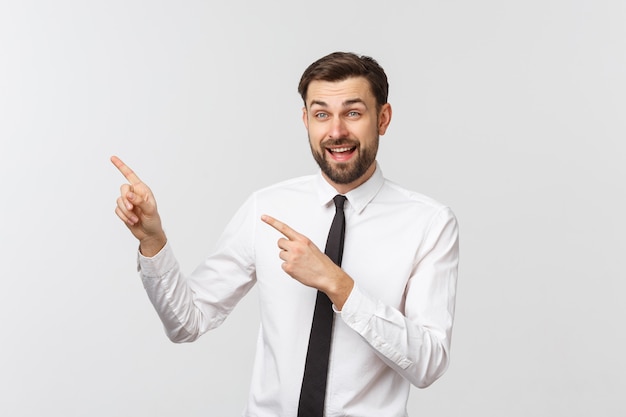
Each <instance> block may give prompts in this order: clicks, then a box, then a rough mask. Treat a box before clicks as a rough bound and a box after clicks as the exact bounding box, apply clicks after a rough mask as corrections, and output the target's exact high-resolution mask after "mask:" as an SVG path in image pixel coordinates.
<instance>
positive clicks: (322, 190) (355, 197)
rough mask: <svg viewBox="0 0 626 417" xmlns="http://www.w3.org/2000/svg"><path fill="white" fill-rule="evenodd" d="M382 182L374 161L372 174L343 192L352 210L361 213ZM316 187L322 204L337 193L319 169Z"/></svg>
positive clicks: (382, 179)
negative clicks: (351, 188) (354, 186)
mask: <svg viewBox="0 0 626 417" xmlns="http://www.w3.org/2000/svg"><path fill="white" fill-rule="evenodd" d="M384 182H385V179H384V178H383V173H382V171H381V169H380V165H378V162H376V170H375V171H374V174H372V176H371V177H370V178H369V179H368V180H367V181H365V182H364V183H363V184H361V185H359V186H358V187H357V188H355V189H354V190H351V191H349V192H348V193H346V194H345V196H346V198H347V199H348V202H349V203H350V206H352V208H353V209H354V211H356V212H357V213H361V212H362V211H363V209H365V207H367V205H368V204H369V203H370V201H372V199H373V198H374V197H375V196H376V194H377V193H378V190H380V188H381V187H382V186H383V183H384ZM316 187H317V194H318V196H319V199H320V204H321V205H323V206H325V205H327V204H331V202H332V200H333V197H335V196H336V195H337V190H335V188H334V187H333V186H332V185H330V184H329V183H328V181H326V179H325V178H324V177H323V176H322V172H321V171H318V175H317V177H316Z"/></svg>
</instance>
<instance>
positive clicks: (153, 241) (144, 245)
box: [139, 232, 167, 258]
mask: <svg viewBox="0 0 626 417" xmlns="http://www.w3.org/2000/svg"><path fill="white" fill-rule="evenodd" d="M165 243H167V238H166V237H165V233H163V232H161V233H159V234H157V235H155V236H148V237H145V238H143V239H141V240H140V241H139V252H141V254H142V255H143V256H145V257H146V258H152V257H153V256H154V255H156V254H157V253H159V252H160V251H161V249H163V247H164V246H165Z"/></svg>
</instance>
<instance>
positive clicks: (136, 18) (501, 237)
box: [0, 0, 626, 417]
mask: <svg viewBox="0 0 626 417" xmlns="http://www.w3.org/2000/svg"><path fill="white" fill-rule="evenodd" d="M625 22H626V3H625V2H623V1H618V0H616V1H606V0H588V1H582V0H578V1H575V0H572V1H568V0H528V1H497V0H491V1H489V0H477V1H388V2H381V1H359V2H355V1H350V2H348V1H340V0H333V1H327V0H320V1H316V2H308V3H305V2H295V1H272V0H268V1H264V2H257V1H253V0H247V1H246V0H235V1H230V2H217V1H199V0H198V1H187V0H182V1H177V2H170V1H163V0H153V1H148V0H124V1H120V0H109V1H77V0H75V1H68V0H59V1H55V2H52V1H43V0H42V1H28V0H20V1H17V0H14V1H11V0H4V1H2V2H1V3H0V140H1V148H0V195H1V196H2V204H1V206H0V210H1V212H0V213H1V215H0V257H1V263H0V265H1V266H0V268H1V272H0V274H1V278H2V281H1V282H2V285H1V287H0V324H1V330H0V332H1V333H0V342H1V343H0V415H2V416H12V417H26V416H28V417H30V416H33V417H34V416H64V417H71V416H81V417H82V416H90V417H100V416H103V417H104V416H107V417H108V416H188V417H192V416H236V415H239V414H240V412H241V410H242V409H243V406H244V403H245V401H246V397H247V392H248V382H249V376H250V371H251V365H252V356H253V350H254V342H255V339H256V333H257V326H258V318H257V316H258V314H257V306H258V303H257V300H256V292H255V291H252V293H251V294H250V295H249V296H248V297H246V299H245V300H244V301H243V302H242V303H241V304H240V306H238V308H237V309H236V310H235V312H234V313H233V314H232V315H231V317H229V319H228V320H227V321H226V322H225V323H224V325H223V326H222V327H221V328H219V329H217V330H215V331H213V332H210V333H209V334H207V335H205V336H203V337H202V338H201V339H200V340H199V341H197V342H195V343H193V344H187V345H175V344H172V343H171V342H169V341H168V340H167V338H166V337H165V335H164V333H163V331H162V328H161V324H160V322H159V320H158V318H157V316H156V314H155V313H154V311H153V310H152V307H151V305H150V303H149V301H148V299H147V297H146V296H145V294H144V291H143V288H142V286H141V283H140V281H139V278H138V277H137V274H136V270H135V258H136V249H137V244H136V242H135V240H134V238H133V237H132V236H131V235H130V233H129V232H128V231H127V230H126V228H125V227H124V225H123V224H122V223H121V222H120V221H119V220H118V219H117V217H116V216H115V214H114V206H115V199H116V198H117V195H118V190H119V186H120V185H121V184H122V183H123V181H124V179H123V177H122V176H121V175H120V174H119V173H118V172H117V170H116V169H115V167H114V166H113V165H112V164H111V163H110V162H109V157H110V155H113V154H116V155H119V156H120V157H122V159H123V160H124V161H126V162H127V163H128V164H129V165H130V166H131V167H132V168H134V169H135V171H136V172H137V173H138V174H139V176H140V177H141V178H142V179H143V180H144V181H145V182H146V183H147V184H148V185H150V186H151V187H152V189H153V191H154V193H155V195H156V197H157V201H158V203H159V208H160V211H161V215H162V218H163V220H164V225H165V228H166V231H167V233H168V237H169V239H170V241H171V243H172V245H173V247H174V250H175V252H176V253H177V254H178V256H179V260H180V261H181V263H182V265H183V270H185V271H187V272H190V271H191V270H192V269H193V268H195V266H196V265H197V264H198V263H199V262H201V261H202V259H203V257H204V256H205V255H207V254H208V253H209V252H210V250H211V248H212V247H213V244H214V243H215V241H216V240H217V237H218V235H219V233H220V232H221V231H222V229H223V227H224V226H225V224H226V222H227V221H228V220H229V218H230V217H231V215H232V214H233V213H234V211H235V209H236V208H237V207H238V206H239V205H240V204H241V203H242V202H243V201H244V199H245V198H246V197H247V196H248V195H249V193H250V192H252V191H253V190H255V189H257V188H260V187H263V186H266V185H270V184H272V183H274V182H277V181H280V180H283V179H287V178H291V177H294V176H300V175H305V174H309V173H312V172H314V171H315V170H316V166H315V164H314V162H313V160H312V158H311V156H310V151H309V148H308V143H307V137H306V132H305V129H304V127H303V126H302V122H301V119H300V115H301V106H302V103H301V100H300V97H299V96H298V95H297V92H296V86H297V83H298V80H299V77H300V75H301V73H302V71H303V70H304V69H305V68H306V66H307V65H309V64H310V63H311V62H313V61H314V60H316V59H317V58H319V57H321V56H323V55H325V54H327V53H330V52H333V51H336V50H341V51H353V52H357V53H362V54H366V55H371V56H373V57H375V58H376V59H377V60H378V61H379V62H380V63H381V65H382V66H383V67H384V68H385V69H386V71H387V73H388V76H389V79H390V84H391V91H390V102H391V103H392V106H393V109H394V118H393V121H392V123H391V126H390V129H389V131H388V132H387V134H386V135H385V136H384V137H382V141H381V150H380V155H379V162H380V164H381V167H382V169H383V172H384V173H385V175H386V176H387V177H388V178H390V179H391V180H393V181H395V182H398V183H400V184H402V185H404V186H405V187H407V188H410V189H414V190H416V191H419V192H422V193H424V194H427V195H430V196H431V197H434V198H435V199H437V200H439V201H442V202H444V203H446V204H448V205H450V206H451V207H452V208H453V210H454V211H455V213H456V214H457V216H458V218H459V221H460V226H461V266H460V278H459V285H458V299H457V314H456V322H455V330H454V337H453V343H452V362H451V366H450V368H449V370H448V372H447V373H446V374H445V375H444V376H443V377H442V379H441V380H439V381H438V382H436V383H435V384H434V385H433V386H431V387H430V388H428V389H425V390H418V389H416V388H413V391H412V394H411V398H410V402H409V412H410V415H411V416H446V417H449V416H459V415H467V416H474V415H480V416H510V417H517V416H520V417H521V416H565V415H567V416H570V417H571V416H590V415H598V416H623V415H625V414H626V403H625V402H624V400H623V390H624V388H626V381H625V375H626V360H625V356H624V354H623V352H624V351H626V337H625V331H624V324H623V321H624V318H625V316H626V308H625V307H624V302H623V298H624V296H623V294H624V291H625V289H626V284H625V281H626V280H625V278H626V276H625V275H626V274H625V273H624V266H623V264H624V257H625V255H624V254H625V252H626V245H625V243H624V232H625V231H626V221H625V218H624V213H626V202H625V197H626V196H625V187H624V179H625V178H626V151H625V144H624V143H625V139H626V121H625V120H626V118H625V115H626V24H625Z"/></svg>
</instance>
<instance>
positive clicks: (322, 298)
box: [298, 195, 346, 417]
mask: <svg viewBox="0 0 626 417" xmlns="http://www.w3.org/2000/svg"><path fill="white" fill-rule="evenodd" d="M333 201H334V202H335V218H334V219H333V222H332V224H331V226H330V231H329V232H328V240H327V241H326V249H325V250H324V253H325V254H326V255H327V256H328V257H329V258H330V259H332V261H333V262H334V263H336V264H337V265H339V266H341V258H342V256H343V236H344V232H345V229H346V222H345V218H344V214H343V203H344V202H345V201H346V197H345V196H343V195H337V196H335V198H333ZM332 330H333V308H332V303H331V301H330V299H329V298H328V296H327V295H326V294H324V293H323V292H321V291H318V292H317V299H316V301H315V312H314V313H313V324H312V325H311V335H310V336H309V349H308V351H307V354H306V363H305V364H304V377H303V378H302V389H301V390H300V403H299V405H298V417H322V415H323V413H324V398H325V395H326V376H327V375H328V356H329V354H330V338H331V333H332Z"/></svg>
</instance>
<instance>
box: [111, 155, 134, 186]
mask: <svg viewBox="0 0 626 417" xmlns="http://www.w3.org/2000/svg"><path fill="white" fill-rule="evenodd" d="M111 162H113V165H115V167H116V168H117V169H118V170H119V171H120V172H121V173H122V175H123V176H124V177H125V178H126V179H127V180H128V182H130V184H131V185H135V184H140V183H141V180H140V179H139V177H138V176H137V174H135V172H134V171H133V170H132V169H130V167H129V166H128V165H126V164H125V163H124V162H122V160H121V159H120V158H118V157H117V156H112V157H111Z"/></svg>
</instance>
